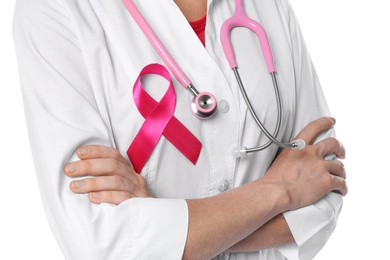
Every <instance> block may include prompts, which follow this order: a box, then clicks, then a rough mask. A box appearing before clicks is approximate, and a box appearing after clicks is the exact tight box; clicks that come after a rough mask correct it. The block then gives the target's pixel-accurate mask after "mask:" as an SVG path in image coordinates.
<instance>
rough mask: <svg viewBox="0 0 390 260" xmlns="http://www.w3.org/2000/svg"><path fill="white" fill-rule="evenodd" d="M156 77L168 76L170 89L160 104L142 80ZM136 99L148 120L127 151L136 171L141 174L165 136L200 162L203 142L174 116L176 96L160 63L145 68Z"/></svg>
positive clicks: (141, 74)
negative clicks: (152, 75) (148, 75)
mask: <svg viewBox="0 0 390 260" xmlns="http://www.w3.org/2000/svg"><path fill="white" fill-rule="evenodd" d="M147 74H156V75H159V76H161V77H164V78H165V79H166V80H168V82H169V86H168V89H167V91H166V92H165V94H164V96H163V97H162V98H161V100H160V102H157V101H156V100H154V99H153V98H152V97H151V96H150V95H149V94H148V93H147V92H146V91H145V90H144V88H143V86H142V84H141V77H142V76H145V75H147ZM133 98H134V101H135V104H136V106H137V108H138V111H139V112H140V113H141V115H142V116H143V117H144V118H145V122H144V123H143V124H142V126H141V128H140V130H139V131H138V133H137V135H136V137H135V138H134V140H133V142H132V143H131V145H130V147H129V149H128V150H127V156H128V157H129V159H130V161H131V163H132V164H133V166H134V170H135V171H136V172H138V173H139V172H140V171H141V170H142V168H143V167H144V165H145V163H146V161H147V160H148V159H149V157H150V155H151V154H152V152H153V150H154V148H155V147H156V145H157V143H158V141H159V139H160V137H161V136H162V135H163V136H164V137H165V138H166V139H168V140H169V142H171V143H172V144H173V145H174V146H175V147H176V148H177V149H178V150H179V151H180V152H181V153H182V154H183V155H184V156H186V157H187V158H188V160H190V161H191V162H192V163H193V164H196V162H197V161H198V158H199V155H200V151H201V149H202V143H201V142H200V141H199V140H198V139H197V138H196V137H195V136H194V135H193V134H192V133H191V132H190V131H189V130H188V129H187V128H186V127H185V126H184V125H183V124H182V123H181V122H180V121H179V120H178V119H177V118H176V117H175V116H174V115H173V113H174V111H175V108H176V93H175V89H174V87H173V84H172V79H171V77H170V75H169V72H168V70H167V69H166V68H165V67H164V66H162V65H160V64H149V65H147V66H146V67H145V68H143V69H142V70H141V72H140V74H139V76H138V78H137V80H136V81H135V83H134V87H133Z"/></svg>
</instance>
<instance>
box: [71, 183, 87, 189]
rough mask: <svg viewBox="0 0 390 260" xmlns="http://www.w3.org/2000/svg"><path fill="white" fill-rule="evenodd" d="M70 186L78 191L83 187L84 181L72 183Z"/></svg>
mask: <svg viewBox="0 0 390 260" xmlns="http://www.w3.org/2000/svg"><path fill="white" fill-rule="evenodd" d="M72 186H73V188H75V189H80V188H82V187H83V186H84V181H73V182H72Z"/></svg>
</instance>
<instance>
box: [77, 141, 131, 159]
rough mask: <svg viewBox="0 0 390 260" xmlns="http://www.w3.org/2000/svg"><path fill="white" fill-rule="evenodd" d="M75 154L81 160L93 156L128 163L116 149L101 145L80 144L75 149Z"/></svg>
mask: <svg viewBox="0 0 390 260" xmlns="http://www.w3.org/2000/svg"><path fill="white" fill-rule="evenodd" d="M77 156H78V157H79V158H80V159H82V160H83V159H95V158H112V159H116V160H118V161H120V162H122V163H128V162H127V161H126V160H125V158H123V156H122V155H121V154H120V152H119V151H118V150H117V149H115V148H113V147H109V146H103V145H85V146H80V147H79V148H78V149H77Z"/></svg>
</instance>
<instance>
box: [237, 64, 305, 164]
mask: <svg viewBox="0 0 390 260" xmlns="http://www.w3.org/2000/svg"><path fill="white" fill-rule="evenodd" d="M233 72H234V75H235V77H236V80H237V83H238V87H239V89H240V91H241V94H242V97H243V98H244V101H245V103H246V105H247V107H248V110H249V112H250V113H251V115H252V117H253V119H254V120H255V122H256V124H257V125H258V126H259V128H260V129H261V131H262V132H263V133H264V134H265V135H266V136H267V138H268V139H269V141H268V142H267V143H266V144H264V145H262V146H259V147H254V148H246V147H244V146H242V147H235V148H233V150H232V155H233V156H234V157H241V156H243V155H247V154H248V153H253V152H258V151H262V150H264V149H266V148H268V147H269V146H270V145H271V144H272V143H274V144H276V145H277V146H279V147H281V148H292V149H295V150H301V149H303V148H304V147H305V146H306V143H305V141H304V140H302V139H299V140H295V141H292V142H291V143H284V142H281V141H278V140H277V139H276V137H277V136H278V134H279V130H280V125H281V120H282V103H281V98H280V93H279V87H278V82H277V80H276V75H275V74H276V73H275V72H272V73H271V74H270V75H271V77H272V83H273V86H274V91H275V96H276V103H277V111H278V115H277V121H276V127H275V131H274V134H271V133H269V132H268V130H267V129H266V128H265V127H264V126H263V124H262V123H261V121H260V119H259V118H258V116H257V114H256V112H255V111H254V109H253V106H252V104H251V102H250V100H249V97H248V95H247V93H246V91H245V88H244V85H243V83H242V80H241V77H240V74H239V72H238V69H237V68H233Z"/></svg>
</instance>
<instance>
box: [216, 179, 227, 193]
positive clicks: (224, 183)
mask: <svg viewBox="0 0 390 260" xmlns="http://www.w3.org/2000/svg"><path fill="white" fill-rule="evenodd" d="M228 188H229V183H228V182H227V181H221V182H220V183H219V184H218V190H219V191H220V192H223V191H225V190H227V189H228Z"/></svg>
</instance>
